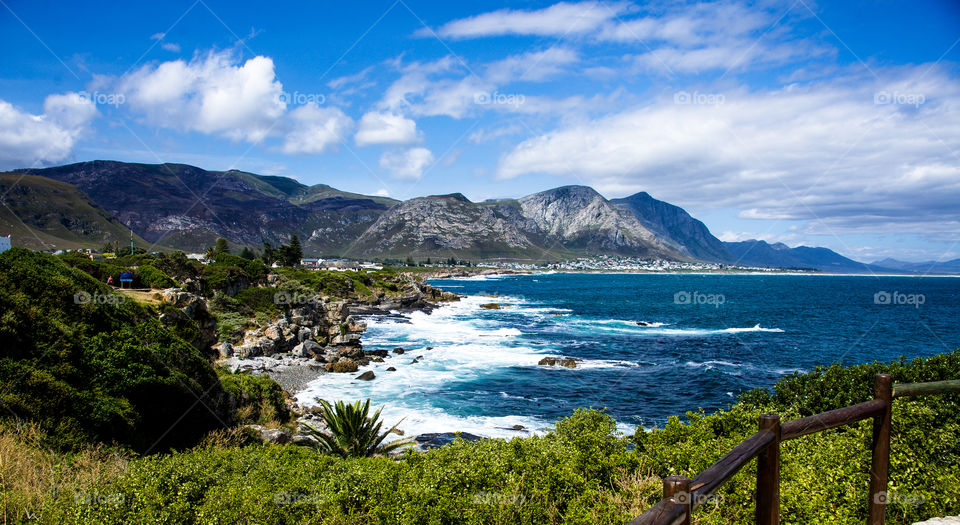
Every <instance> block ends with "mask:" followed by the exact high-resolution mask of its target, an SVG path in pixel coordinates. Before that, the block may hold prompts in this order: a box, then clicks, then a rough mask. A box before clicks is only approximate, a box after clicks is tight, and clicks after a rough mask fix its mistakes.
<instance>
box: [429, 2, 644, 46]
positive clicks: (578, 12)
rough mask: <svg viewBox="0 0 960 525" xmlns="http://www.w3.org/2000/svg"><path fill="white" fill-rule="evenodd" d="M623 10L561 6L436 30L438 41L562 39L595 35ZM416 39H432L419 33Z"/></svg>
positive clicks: (457, 22)
mask: <svg viewBox="0 0 960 525" xmlns="http://www.w3.org/2000/svg"><path fill="white" fill-rule="evenodd" d="M625 10H626V8H625V5H624V4H605V3H602V2H580V3H568V2H560V3H557V4H554V5H552V6H550V7H546V8H543V9H536V10H519V9H500V10H498V11H493V12H490V13H483V14H480V15H476V16H471V17H468V18H462V19H459V20H454V21H452V22H448V23H446V24H444V25H443V26H441V27H439V28H437V29H436V34H437V35H439V36H440V37H441V38H452V39H463V38H480V37H490V36H503V35H533V36H554V37H558V36H565V35H579V34H584V33H588V32H591V31H595V30H596V29H598V28H599V27H600V26H601V25H602V24H603V23H604V22H607V21H608V20H611V19H613V18H615V17H616V16H617V15H619V14H620V13H622V12H624V11H625ZM416 34H417V36H423V37H426V36H432V35H433V31H430V30H427V29H421V30H419V31H417V33H416Z"/></svg>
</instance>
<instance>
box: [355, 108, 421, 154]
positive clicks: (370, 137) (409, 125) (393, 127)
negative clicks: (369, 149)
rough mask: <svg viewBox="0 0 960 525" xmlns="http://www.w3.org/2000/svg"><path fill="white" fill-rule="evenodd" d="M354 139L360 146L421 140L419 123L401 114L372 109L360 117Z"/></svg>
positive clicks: (409, 142)
mask: <svg viewBox="0 0 960 525" xmlns="http://www.w3.org/2000/svg"><path fill="white" fill-rule="evenodd" d="M354 140H355V141H356V143H357V145H358V146H369V145H371V144H412V143H414V142H417V140H419V136H418V135H417V123H416V122H414V121H413V120H410V119H408V118H406V117H404V116H403V115H400V114H396V113H390V112H385V113H380V112H376V111H371V112H369V113H366V114H364V115H363V117H361V118H360V127H359V129H358V130H357V134H356V135H355V136H354Z"/></svg>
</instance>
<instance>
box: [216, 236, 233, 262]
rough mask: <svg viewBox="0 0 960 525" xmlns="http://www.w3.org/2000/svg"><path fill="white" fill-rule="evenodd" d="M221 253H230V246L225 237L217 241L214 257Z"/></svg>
mask: <svg viewBox="0 0 960 525" xmlns="http://www.w3.org/2000/svg"><path fill="white" fill-rule="evenodd" d="M221 253H230V245H229V244H227V240H226V239H224V238H223V237H220V238H219V239H217V245H216V246H215V247H214V248H213V255H214V257H216V256H217V255H220V254H221Z"/></svg>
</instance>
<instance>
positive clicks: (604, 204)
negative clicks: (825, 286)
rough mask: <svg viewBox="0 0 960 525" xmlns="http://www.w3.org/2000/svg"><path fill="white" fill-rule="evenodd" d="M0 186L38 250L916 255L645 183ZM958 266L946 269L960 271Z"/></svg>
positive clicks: (817, 262) (823, 260) (126, 168)
mask: <svg viewBox="0 0 960 525" xmlns="http://www.w3.org/2000/svg"><path fill="white" fill-rule="evenodd" d="M0 190H2V193H0V194H2V195H3V202H2V203H3V204H4V206H3V208H2V210H0V211H2V212H3V214H0V227H2V228H3V229H4V230H5V231H0V233H4V234H6V233H13V234H14V235H15V236H16V237H17V241H16V243H17V244H20V245H26V246H28V247H31V248H34V249H50V248H75V247H81V246H86V247H94V248H99V247H101V246H103V244H104V242H113V241H115V240H121V241H124V240H125V241H126V242H129V235H130V232H129V230H127V227H129V228H130V229H132V230H133V232H134V234H135V242H137V243H138V244H140V245H142V246H144V247H148V246H159V247H165V248H175V249H182V250H185V251H190V252H197V251H203V250H205V249H206V247H208V246H211V245H213V244H214V242H215V241H216V239H217V238H218V237H225V238H227V239H228V241H229V242H230V243H231V244H233V245H234V246H251V247H254V248H259V247H261V246H262V243H263V242H269V243H271V244H274V245H276V244H280V243H287V242H289V241H290V239H291V237H292V236H293V235H297V236H298V237H299V239H300V241H301V244H302V245H303V248H304V253H306V254H310V255H319V256H326V257H329V256H342V257H352V258H405V257H415V258H418V259H419V258H426V257H436V258H447V257H456V258H458V259H472V260H477V259H484V260H495V259H501V260H511V261H523V262H534V261H535V262H545V261H559V260H565V259H571V258H576V257H583V256H596V255H611V256H625V257H637V258H646V259H667V260H676V261H690V262H693V261H706V262H713V263H721V264H730V265H738V266H756V267H773V268H798V269H799V268H803V269H815V270H821V271H828V272H851V273H868V272H881V271H882V272H886V273H897V272H913V271H917V270H916V269H914V268H913V267H908V266H907V265H909V263H903V264H902V265H897V264H883V263H885V262H886V261H879V262H878V263H877V264H874V265H867V264H864V263H860V262H857V261H853V260H851V259H848V258H846V257H843V256H841V255H840V254H837V253H836V252H833V251H831V250H829V249H826V248H809V247H805V246H800V247H797V248H789V247H788V246H786V245H784V244H780V243H778V244H768V243H766V242H764V241H757V240H750V241H743V242H723V241H720V240H719V239H717V238H716V237H715V236H714V235H713V234H711V233H710V230H709V229H708V228H707V227H706V225H704V224H703V223H702V222H700V221H699V220H697V219H695V218H693V217H691V216H690V214H688V213H687V212H686V211H685V210H684V209H683V208H680V207H678V206H674V205H672V204H669V203H666V202H663V201H660V200H657V199H655V198H653V197H652V196H650V195H649V194H647V193H645V192H641V193H637V194H635V195H631V196H629V197H625V198H620V199H612V200H611V199H606V198H605V197H604V196H602V195H600V194H599V193H598V192H597V191H596V190H594V189H593V188H590V187H587V186H564V187H560V188H554V189H551V190H546V191H542V192H539V193H534V194H532V195H528V196H525V197H521V198H518V199H498V200H487V201H483V202H471V201H470V200H469V199H467V198H466V197H465V196H463V195H462V194H459V193H455V194H449V195H433V196H428V197H418V198H414V199H410V200H406V201H397V200H395V199H390V198H387V197H380V196H369V195H361V194H356V193H349V192H344V191H340V190H337V189H335V188H332V187H330V186H327V185H324V184H318V185H313V186H307V185H304V184H301V183H300V182H298V181H296V180H295V179H292V178H288V177H280V176H266V175H257V174H254V173H248V172H244V171H239V170H229V171H207V170H203V169H201V168H197V167H194V166H188V165H185V164H135V163H125V162H117V161H91V162H82V163H77V164H69V165H65V166H57V167H51V168H43V169H31V170H17V172H15V173H9V174H0ZM895 262H896V263H899V261H895ZM956 263H957V261H952V262H951V263H944V264H943V265H941V266H939V267H937V268H938V269H943V270H952V271H957V272H960V268H957V266H960V265H957V264H956ZM951 264H952V265H951Z"/></svg>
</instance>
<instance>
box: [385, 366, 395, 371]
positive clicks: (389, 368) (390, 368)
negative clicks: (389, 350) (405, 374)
mask: <svg viewBox="0 0 960 525" xmlns="http://www.w3.org/2000/svg"><path fill="white" fill-rule="evenodd" d="M396 371H397V369H396V368H394V367H392V366H391V367H387V372H396Z"/></svg>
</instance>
